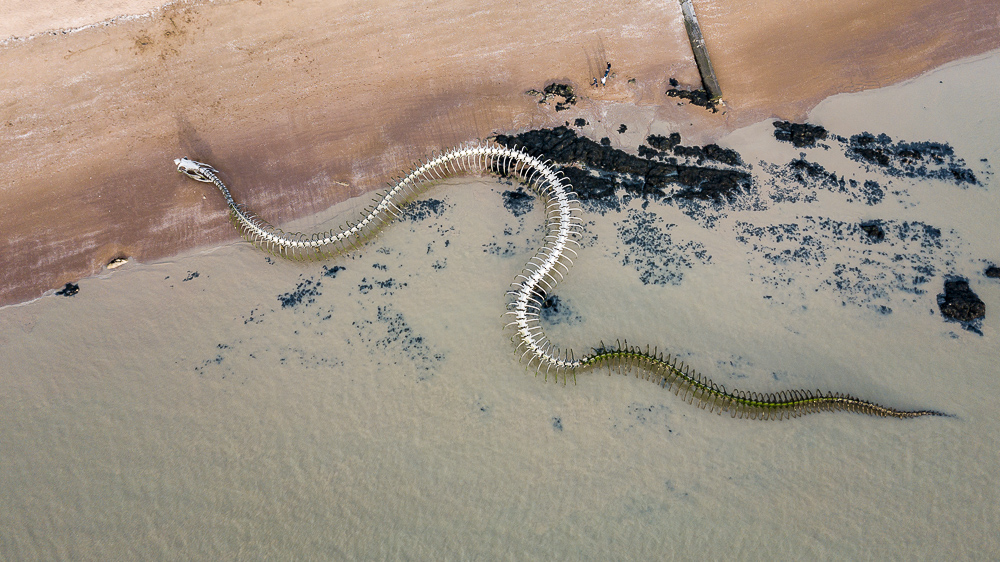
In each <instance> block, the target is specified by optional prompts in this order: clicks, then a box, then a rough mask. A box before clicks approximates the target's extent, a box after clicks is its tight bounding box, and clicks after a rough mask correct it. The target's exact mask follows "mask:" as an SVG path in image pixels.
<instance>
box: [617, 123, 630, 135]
mask: <svg viewBox="0 0 1000 562" xmlns="http://www.w3.org/2000/svg"><path fill="white" fill-rule="evenodd" d="M627 130H628V127H626V126H625V123H622V124H621V125H618V134H619V135H620V134H622V133H624V132H625V131H627Z"/></svg>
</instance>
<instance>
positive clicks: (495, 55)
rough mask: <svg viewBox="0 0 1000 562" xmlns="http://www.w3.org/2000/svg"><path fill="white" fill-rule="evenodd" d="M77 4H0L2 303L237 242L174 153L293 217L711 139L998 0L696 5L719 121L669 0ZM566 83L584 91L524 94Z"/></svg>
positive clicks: (974, 49) (929, 43) (868, 81)
mask: <svg viewBox="0 0 1000 562" xmlns="http://www.w3.org/2000/svg"><path fill="white" fill-rule="evenodd" d="M56 4H58V3H56ZM56 4H53V5H54V6H55V5H56ZM64 4H65V6H63V5H61V4H60V5H58V6H56V7H55V8H53V11H52V13H51V14H46V13H45V12H40V11H38V10H37V7H36V6H35V5H34V4H29V3H22V2H13V3H5V5H4V25H5V27H3V34H4V36H5V37H6V38H7V39H6V40H5V41H4V43H3V45H0V81H2V83H3V84H4V86H3V104H2V107H0V112H2V113H0V162H3V163H4V166H2V167H0V193H2V198H0V218H2V221H0V254H2V255H3V256H4V258H5V264H6V267H5V268H4V270H3V272H2V273H0V304H10V303H16V302H22V301H24V300H28V299H31V298H34V297H37V296H39V295H41V294H43V293H44V292H45V291H49V290H53V289H55V288H58V287H61V286H62V285H63V284H64V283H66V282H72V281H77V280H79V279H80V278H82V277H85V276H87V275H91V274H93V273H95V272H97V271H100V270H101V268H102V267H103V266H104V265H105V264H106V263H108V262H109V261H111V260H112V259H115V258H118V257H125V256H128V257H132V258H135V259H138V260H141V261H148V260H151V259H155V258H160V257H165V256H169V255H173V254H175V253H177V252H179V251H182V250H184V249H190V248H192V247H196V246H201V245H211V244H215V243H219V242H221V241H224V240H227V239H231V237H232V236H233V233H232V231H231V230H230V229H229V227H228V225H227V224H226V221H225V220H223V217H224V215H225V212H226V211H225V208H224V206H223V205H221V203H220V202H219V201H218V200H216V199H214V198H211V197H207V198H206V197H205V194H204V191H203V190H202V189H201V186H196V185H192V184H191V183H190V182H187V181H185V179H184V178H182V177H180V176H179V175H177V174H176V173H174V172H173V170H172V165H171V162H172V160H173V159H174V158H176V157H178V156H182V155H187V156H190V157H193V158H200V159H203V160H206V161H209V162H210V163H212V164H213V165H215V166H217V167H219V168H220V169H225V170H226V171H227V174H228V177H227V179H228V180H230V183H231V184H232V185H233V186H234V190H235V191H236V194H237V195H238V196H239V197H240V199H241V200H242V201H244V202H246V204H248V205H249V206H251V207H252V208H255V209H267V211H268V215H269V216H271V217H273V220H275V221H277V222H281V221H284V220H288V219H291V218H295V217H301V216H306V215H309V214H312V213H315V212H317V211H320V210H322V209H325V208H327V207H328V206H330V205H331V204H334V203H336V202H338V201H343V200H345V199H346V198H348V197H352V196H356V195H358V194H360V193H364V192H367V191H370V190H372V189H375V188H378V187H380V186H381V185H383V183H384V182H385V181H386V180H387V179H389V178H390V177H391V176H392V175H393V174H398V173H401V172H402V171H403V170H405V169H406V167H407V166H408V165H409V164H410V163H411V162H412V161H414V160H416V159H418V158H422V157H424V156H426V155H427V154H428V153H430V152H431V151H433V150H439V149H442V148H444V147H448V146H451V145H455V144H460V143H463V142H469V141H472V140H475V139H484V138H487V137H490V136H491V135H493V134H496V133H510V132H516V131H520V130H524V129H528V128H535V127H542V126H554V125H559V124H563V123H566V122H571V121H574V120H575V119H577V118H583V119H585V120H587V121H588V122H589V123H592V124H600V125H601V126H602V127H604V129H606V131H605V132H606V133H611V132H613V131H614V130H615V129H616V128H617V127H618V126H619V124H620V122H621V121H622V119H619V116H629V115H632V116H635V115H642V116H643V122H644V123H645V124H644V125H640V124H639V123H635V124H634V125H633V127H634V128H633V133H632V134H637V130H636V129H637V128H639V127H648V124H649V123H651V122H652V120H653V119H654V118H655V119H657V120H659V121H660V122H664V123H669V124H670V126H671V127H672V128H674V129H675V130H679V131H681V132H683V133H684V134H685V137H686V138H688V139H691V140H692V141H695V142H707V141H711V140H714V139H717V138H719V137H720V136H721V135H723V134H725V133H726V132H728V131H732V130H734V129H735V128H738V127H741V126H744V125H747V124H749V123H752V122H754V121H757V120H759V119H762V118H766V117H770V116H777V117H781V118H787V119H798V118H801V117H802V116H803V115H804V112H805V111H807V110H808V109H809V108H810V107H812V106H813V105H814V104H815V103H817V102H818V101H819V100H821V99H823V98H824V97H826V96H828V95H831V94H834V93H837V92H842V91H855V90H859V89H864V88H870V87H877V86H884V85H888V84H890V83H894V82H896V81H899V80H902V79H905V78H907V77H911V76H914V75H917V74H919V73H920V72H923V71H925V70H927V69H929V68H932V67H934V66H937V65H939V64H941V63H943V62H946V61H947V60H952V59H955V58H958V57H961V56H965V55H969V54H975V53H980V52H984V51H987V50H989V49H993V48H996V47H997V46H1000V34H998V33H996V30H997V27H998V23H997V17H998V13H997V12H998V10H1000V8H998V6H997V5H996V3H995V2H989V1H985V0H983V1H968V2H958V3H956V2H940V1H936V2H931V1H922V2H893V3H889V4H886V3H875V2H862V1H855V2H849V3H838V4H837V5H836V6H833V5H829V4H827V3H820V2H796V3H792V4H788V3H785V2H777V1H772V2H756V3H752V4H749V3H735V2H722V1H705V2H698V3H697V6H696V8H697V10H698V13H699V17H700V18H701V20H702V26H703V31H704V32H705V36H706V41H707V43H708V46H709V49H710V53H711V55H712V57H713V60H714V61H715V66H716V71H717V73H718V76H719V81H720V83H721V84H722V87H723V90H724V94H725V101H726V106H725V109H724V110H723V111H720V112H719V113H716V114H712V113H709V112H706V111H703V110H701V109H700V108H697V107H692V106H688V105H684V104H682V105H677V100H676V99H674V98H669V97H667V96H666V95H665V91H666V89H667V87H668V80H669V79H671V78H672V79H675V80H677V82H678V84H679V85H680V87H682V88H696V87H697V86H698V81H699V78H698V72H697V69H696V67H695V65H694V62H693V59H692V57H691V51H690V47H689V45H688V42H687V37H686V36H685V34H684V26H683V23H682V21H681V16H680V9H679V7H678V5H675V4H674V3H672V2H664V3H661V4H657V5H655V6H654V5H650V4H649V3H644V2H634V1H629V0H617V1H611V2H602V3H600V4H599V5H591V4H586V5H582V4H579V3H574V2H548V3H543V4H532V3H516V2H514V3H511V2H485V3H484V2H476V3H468V2H460V1H457V0H453V1H447V2H437V3H435V4H434V5H433V6H426V5H424V4H422V3H419V2H403V3H399V2H393V3H380V2H374V3H373V2H364V3H361V2H339V3H328V2H323V3H319V2H281V3H279V2H251V1H236V2H175V3H171V4H169V5H166V6H164V7H162V8H155V5H154V4H152V3H149V2H140V1H134V2H128V3H118V2H104V3H100V2H98V3H95V4H94V5H93V9H94V12H92V13H91V17H90V18H89V19H88V17H87V16H88V13H85V12H81V10H80V8H79V7H78V6H76V4H75V3H73V2H66V3H64ZM786 4H788V5H786ZM88 5H89V4H88ZM60 6H61V7H60ZM64 8H65V9H64ZM150 10H152V11H150ZM147 12H148V13H147ZM116 14H121V15H122V16H123V17H120V18H117V19H111V20H108V19H107V18H112V17H113V16H115V15H116ZM141 14H147V15H144V16H141V17H135V16H138V15H141ZM98 20H102V21H103V23H101V22H98ZM88 23H91V24H93V25H90V26H89V27H88V26H87V24H88ZM67 29H70V30H71V31H66V30H67ZM607 63H611V65H612V66H611V74H610V76H609V80H608V82H607V85H605V86H601V87H595V86H593V85H592V84H593V81H594V79H595V78H599V77H601V76H602V75H603V73H604V71H605V69H606V65H607ZM552 83H560V84H566V85H569V86H572V88H573V89H574V90H573V91H574V101H575V103H569V102H568V101H566V100H565V99H563V98H555V99H549V100H548V103H539V102H540V101H543V100H544V98H543V97H540V96H539V95H529V94H527V93H526V92H528V91H531V90H535V91H539V92H542V91H544V87H545V86H546V85H548V84H552ZM560 102H562V105H560ZM560 109H562V110H560Z"/></svg>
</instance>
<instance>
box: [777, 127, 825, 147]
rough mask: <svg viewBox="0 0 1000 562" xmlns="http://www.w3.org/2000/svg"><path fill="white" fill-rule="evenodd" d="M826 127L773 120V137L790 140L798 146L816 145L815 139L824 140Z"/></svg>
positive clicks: (785, 140)
mask: <svg viewBox="0 0 1000 562" xmlns="http://www.w3.org/2000/svg"><path fill="white" fill-rule="evenodd" d="M826 134H827V133H826V129H825V128H823V127H820V126H819V125H810V124H809V123H790V122H788V121H775V122H774V138H776V139H778V140H779V141H784V142H790V143H792V144H794V145H795V146H797V147H799V148H803V147H807V146H808V147H811V146H816V141H821V140H826Z"/></svg>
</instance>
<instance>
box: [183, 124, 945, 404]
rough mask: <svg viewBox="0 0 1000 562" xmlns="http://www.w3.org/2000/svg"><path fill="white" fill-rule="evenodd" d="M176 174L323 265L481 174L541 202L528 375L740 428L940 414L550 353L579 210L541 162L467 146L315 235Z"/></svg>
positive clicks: (279, 246)
mask: <svg viewBox="0 0 1000 562" xmlns="http://www.w3.org/2000/svg"><path fill="white" fill-rule="evenodd" d="M174 163H175V164H176V165H177V170H178V171H179V172H181V173H183V174H185V175H187V176H189V177H190V178H192V179H195V180H197V181H201V182H207V183H212V184H215V186H216V187H218V188H219V190H220V191H221V192H222V195H223V196H224V197H225V199H226V202H227V203H228V205H229V209H230V217H231V219H232V221H233V224H234V225H235V226H236V227H237V228H238V229H239V230H240V232H241V234H242V235H243V237H244V238H245V239H246V240H248V241H249V242H251V243H252V244H253V245H254V246H257V247H258V248H260V249H263V250H265V251H267V252H270V253H272V254H275V255H278V256H281V257H284V258H288V259H296V260H314V259H325V258H330V257H334V256H337V255H338V254H341V253H345V252H350V251H356V250H358V249H360V247H361V246H362V245H364V244H365V243H366V242H367V241H368V240H369V239H370V238H373V237H374V236H375V235H376V234H378V233H379V232H380V231H381V230H382V229H383V228H386V227H387V226H388V225H389V224H390V223H392V222H393V221H394V220H395V219H397V218H399V216H400V214H401V213H402V209H403V208H404V207H406V205H407V204H409V203H411V202H412V201H413V200H414V199H415V198H416V197H417V196H419V195H420V194H421V193H422V192H423V191H424V190H426V189H427V187H429V186H430V185H432V184H434V183H435V182H438V181H440V180H443V179H445V178H448V177H451V176H456V175H462V174H482V173H489V174H495V175H500V176H504V177H510V178H516V179H518V180H520V181H521V182H522V183H523V184H524V185H525V186H526V187H527V188H528V189H530V190H532V191H534V192H535V193H537V194H538V196H539V197H540V198H541V200H542V201H543V202H544V208H545V214H546V218H545V235H544V242H543V244H542V246H541V247H540V248H539V249H538V250H537V251H536V252H535V254H534V256H532V257H531V258H530V259H529V260H528V262H527V264H525V266H524V269H523V270H522V272H521V273H520V274H518V275H517V276H516V277H515V279H514V281H513V283H512V285H511V287H512V289H511V290H510V291H509V292H508V295H509V302H508V305H507V309H508V310H507V315H509V316H510V322H509V324H507V326H508V327H510V328H513V329H514V330H515V331H516V333H515V335H514V336H513V340H514V342H515V343H516V349H517V353H519V354H520V359H521V360H522V361H526V362H527V365H528V367H529V368H530V367H534V368H535V369H536V373H539V372H541V373H544V374H545V375H546V377H547V376H548V375H549V374H553V375H554V376H555V377H556V379H558V378H559V377H560V376H561V377H562V378H563V381H564V382H565V381H566V380H567V379H568V378H569V377H570V376H572V377H574V380H575V377H576V374H577V373H578V372H582V371H585V370H589V369H594V368H601V367H603V368H609V369H612V370H616V371H619V372H622V373H629V372H634V373H635V374H636V376H642V377H643V378H645V379H647V380H650V381H652V382H654V383H657V384H659V385H660V386H661V387H664V388H667V389H668V390H673V391H674V393H675V394H676V395H678V396H680V397H681V399H682V400H685V401H687V402H688V403H689V404H695V405H696V406H699V407H701V408H702V409H706V408H707V409H708V410H709V411H710V412H717V413H719V414H721V413H722V412H729V413H730V414H731V415H732V417H734V418H735V417H740V418H749V419H790V418H796V417H799V416H802V415H805V414H811V413H815V412H821V411H841V410H844V411H849V412H857V413H862V414H868V415H873V416H881V417H894V418H914V417H920V416H941V415H945V414H942V413H940V412H936V411H932V410H916V411H903V410H897V409H895V408H891V407H888V406H883V405H880V404H876V403H873V402H870V401H867V400H862V399H859V398H855V397H853V396H850V395H848V394H843V393H836V392H825V393H824V392H822V391H819V390H817V391H810V390H787V391H782V392H776V393H757V392H747V391H741V390H736V389H733V390H727V389H726V388H725V386H723V385H719V384H716V383H713V382H712V381H711V380H710V379H708V378H707V377H705V376H703V375H700V374H698V373H697V372H696V371H693V370H691V369H690V367H688V366H685V365H684V364H683V362H681V363H678V361H677V360H676V359H672V358H671V356H670V355H664V354H663V353H661V352H659V351H657V349H655V348H654V349H650V347H649V346H646V347H638V346H634V345H629V344H628V343H618V344H616V345H615V346H614V347H605V346H604V345H603V344H601V345H600V347H597V348H595V349H593V351H592V352H591V353H589V354H586V355H583V356H582V357H577V354H575V353H574V352H573V351H572V350H566V349H560V348H559V347H557V346H555V345H554V344H552V342H550V341H549V340H548V338H547V337H546V335H545V332H544V330H543V329H542V326H541V323H540V316H539V315H540V311H541V308H542V303H543V302H544V301H545V298H546V296H547V295H548V294H549V293H551V292H552V291H553V289H554V288H555V286H556V284H557V283H558V282H559V281H560V280H561V279H562V278H563V277H564V276H565V275H566V274H567V273H568V272H569V269H570V267H571V266H572V264H573V258H574V257H576V256H577V253H576V251H575V249H576V248H578V247H579V242H578V240H579V239H580V236H581V230H582V222H583V221H582V219H581V215H582V210H581V208H580V204H579V202H578V201H577V199H576V195H575V194H574V192H573V190H572V186H571V185H570V182H569V180H568V179H567V178H566V177H564V176H562V175H561V174H560V173H559V172H556V171H555V170H554V169H553V168H552V167H551V166H550V165H549V164H548V163H546V162H544V161H542V160H541V159H539V158H536V157H534V156H531V155H529V154H528V153H526V152H524V151H523V150H522V149H519V148H507V147H502V146H499V145H496V144H483V145H474V146H468V147H463V148H456V149H452V150H448V151H446V152H444V153H442V154H440V155H439V156H436V157H434V158H432V159H430V160H427V161H425V162H422V163H420V164H418V165H417V166H416V167H415V168H414V169H413V170H412V171H411V172H410V173H409V174H408V175H406V176H405V177H403V178H402V179H400V180H399V181H398V182H397V183H396V184H395V185H394V186H393V187H391V188H390V189H389V190H388V191H385V192H384V193H382V194H381V196H380V197H379V198H378V199H377V200H376V202H375V204H374V205H373V206H371V207H369V208H368V209H366V211H365V214H364V216H362V217H361V218H360V219H359V220H358V221H357V222H355V223H349V224H348V225H347V226H346V227H345V228H343V229H342V230H336V229H334V230H330V231H326V232H320V233H315V234H301V233H286V232H284V231H282V230H280V229H278V228H276V227H273V226H271V225H270V224H268V223H267V222H265V221H263V220H261V219H260V218H259V217H257V216H256V215H254V214H253V213H251V212H250V211H248V210H247V209H246V208H245V207H244V206H242V205H241V204H239V203H237V202H236V201H234V200H233V197H232V195H231V194H230V192H229V189H228V188H227V187H226V185H225V184H224V183H223V182H222V180H221V179H219V177H218V175H216V174H217V170H215V169H214V168H212V167H211V166H210V165H208V164H204V163H201V162H196V161H194V160H191V159H188V158H179V159H177V160H175V161H174Z"/></svg>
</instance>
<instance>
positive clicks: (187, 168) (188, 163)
mask: <svg viewBox="0 0 1000 562" xmlns="http://www.w3.org/2000/svg"><path fill="white" fill-rule="evenodd" d="M174 165H176V166H177V171H178V172H180V173H182V174H184V175H185V176H187V177H189V178H191V179H193V180H198V181H203V182H206V183H212V178H209V177H208V176H206V175H205V174H204V173H202V169H203V168H204V169H208V170H209V171H210V172H215V173H218V170H216V169H215V168H213V167H211V166H209V165H208V164H202V163H201V162H196V161H194V160H192V159H190V158H187V157H184V158H175V159H174Z"/></svg>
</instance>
